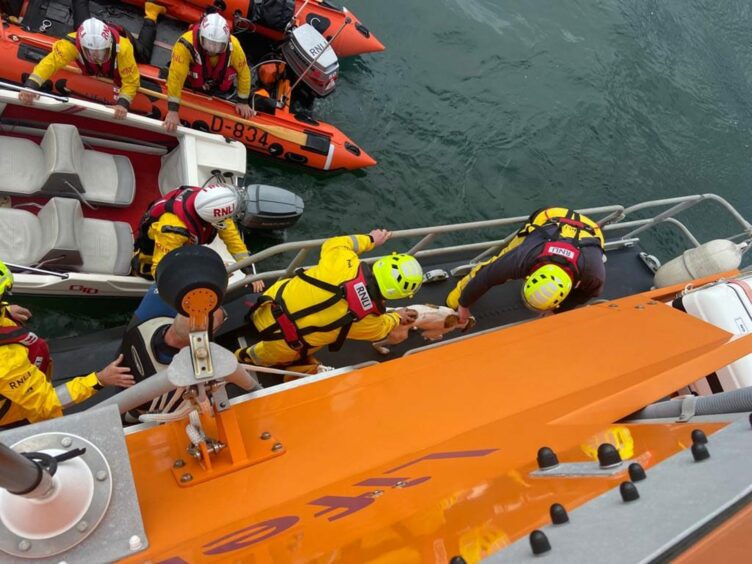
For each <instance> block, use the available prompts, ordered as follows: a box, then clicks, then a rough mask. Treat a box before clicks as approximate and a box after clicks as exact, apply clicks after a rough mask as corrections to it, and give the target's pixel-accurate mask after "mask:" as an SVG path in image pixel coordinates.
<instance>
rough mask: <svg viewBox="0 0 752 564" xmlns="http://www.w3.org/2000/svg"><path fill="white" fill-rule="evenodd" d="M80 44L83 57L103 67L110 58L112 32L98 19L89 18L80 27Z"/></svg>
mask: <svg viewBox="0 0 752 564" xmlns="http://www.w3.org/2000/svg"><path fill="white" fill-rule="evenodd" d="M78 42H79V44H80V45H81V51H82V52H83V53H82V54H83V56H84V57H85V58H86V59H87V60H88V61H89V62H91V63H94V64H95V65H101V64H102V63H104V62H105V61H106V60H107V59H108V58H109V56H110V50H111V49H112V31H110V28H109V27H108V26H107V25H106V24H105V23H104V22H103V21H102V20H98V19H97V18H89V19H88V20H86V21H84V23H82V24H81V25H80V26H78Z"/></svg>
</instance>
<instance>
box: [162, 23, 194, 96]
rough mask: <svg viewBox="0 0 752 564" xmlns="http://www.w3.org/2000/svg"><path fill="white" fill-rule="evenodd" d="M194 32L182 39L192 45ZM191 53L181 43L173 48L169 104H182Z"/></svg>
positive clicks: (168, 90) (168, 91)
mask: <svg viewBox="0 0 752 564" xmlns="http://www.w3.org/2000/svg"><path fill="white" fill-rule="evenodd" d="M192 35H193V33H192V32H190V31H189V32H187V33H184V34H183V36H182V37H181V39H185V40H186V41H188V42H189V43H192ZM191 60H192V58H191V52H190V51H189V50H188V48H187V47H186V46H185V45H183V44H182V43H181V42H180V41H176V42H175V45H174V46H173V48H172V57H171V59H170V72H169V74H168V75H167V99H168V102H172V103H176V104H179V103H180V98H181V96H182V95H183V85H184V84H185V79H186V78H187V77H188V70H189V69H190V66H191Z"/></svg>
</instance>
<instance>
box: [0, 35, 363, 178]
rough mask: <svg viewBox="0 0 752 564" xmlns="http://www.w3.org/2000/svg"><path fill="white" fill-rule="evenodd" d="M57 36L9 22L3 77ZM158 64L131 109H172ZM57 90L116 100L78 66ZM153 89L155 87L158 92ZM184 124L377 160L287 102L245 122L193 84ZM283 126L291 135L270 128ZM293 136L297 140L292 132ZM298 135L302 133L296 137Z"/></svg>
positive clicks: (344, 158) (269, 152)
mask: <svg viewBox="0 0 752 564" xmlns="http://www.w3.org/2000/svg"><path fill="white" fill-rule="evenodd" d="M56 39H57V38H55V37H50V36H48V35H45V34H42V33H36V32H33V31H27V30H24V29H22V28H21V27H20V26H17V25H15V24H6V27H5V29H4V30H3V33H0V80H5V81H8V82H13V83H16V84H23V83H24V82H25V81H26V78H27V77H28V75H29V74H31V72H32V70H33V69H34V66H35V65H36V63H37V62H38V61H39V60H40V59H41V58H42V57H44V56H45V55H47V53H49V51H50V50H51V49H52V44H53V43H54V42H55V41H56ZM160 70H161V69H159V68H158V67H155V66H152V65H143V64H140V65H139V71H140V73H141V86H142V88H141V90H140V92H139V94H138V95H137V96H136V97H135V99H134V100H133V102H132V104H131V111H133V112H136V113H138V114H141V115H146V116H149V117H153V118H155V119H159V120H161V119H163V118H164V116H165V115H166V113H167V102H166V101H165V100H164V99H163V98H165V97H166V95H167V85H166V82H165V80H164V79H163V78H162V77H161V75H160ZM47 86H49V87H50V89H51V90H52V92H53V93H56V94H60V95H63V96H71V97H74V98H82V99H86V100H93V101H96V102H102V103H105V104H113V103H114V101H115V100H114V91H113V86H112V82H111V81H107V80H105V79H98V78H95V77H92V76H82V75H81V74H80V71H78V69H77V68H74V67H71V66H69V67H66V68H65V69H63V70H61V71H59V72H57V73H56V74H55V75H54V76H53V77H52V79H51V83H50V84H48V85H47ZM149 91H152V92H154V94H153V95H150V94H149ZM180 117H181V119H182V121H183V125H185V126H187V127H193V128H194V129H199V130H202V131H209V132H212V133H218V134H220V135H223V136H225V137H227V138H229V139H235V140H237V141H240V142H242V143H243V144H244V145H245V146H246V147H248V148H249V149H251V150H252V151H254V152H255V153H257V154H259V155H261V156H264V157H268V158H271V159H273V160H276V161H281V162H284V163H288V164H294V165H301V166H304V167H309V168H313V169H318V170H323V171H335V170H357V169H359V168H365V167H369V166H373V165H375V164H376V161H375V160H374V159H372V158H371V157H370V156H369V155H368V154H367V153H366V152H365V151H363V150H362V149H361V148H360V147H358V146H357V145H356V144H355V143H354V142H353V141H352V140H350V139H349V138H348V137H347V136H346V135H345V134H344V133H342V132H341V131H340V130H339V129H337V128H336V127H334V126H331V125H329V124H326V123H323V122H320V121H317V120H314V119H311V118H305V117H301V116H296V115H294V114H292V113H291V112H290V111H288V110H287V109H286V108H282V109H277V110H276V111H275V112H274V114H266V113H258V114H257V115H256V116H254V118H253V122H247V121H246V122H244V121H243V120H242V119H241V118H240V117H239V116H238V115H237V114H235V109H234V104H233V103H231V102H229V101H227V100H223V99H221V98H215V97H211V96H205V95H203V94H201V93H198V92H193V91H190V90H187V89H186V90H184V91H183V106H182V107H181V109H180ZM275 128H280V129H277V131H279V132H281V133H280V134H281V135H285V134H286V135H285V137H286V138H282V137H280V136H278V135H274V134H273V133H270V131H275ZM291 137H292V138H293V139H292V140H291V139H290V138H291ZM297 138H300V139H302V141H301V142H296V140H297Z"/></svg>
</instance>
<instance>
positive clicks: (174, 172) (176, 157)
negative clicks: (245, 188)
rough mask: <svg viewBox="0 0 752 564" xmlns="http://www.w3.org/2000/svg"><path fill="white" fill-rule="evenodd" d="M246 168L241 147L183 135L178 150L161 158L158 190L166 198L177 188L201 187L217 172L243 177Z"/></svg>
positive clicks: (242, 147)
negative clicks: (213, 172) (165, 195)
mask: <svg viewBox="0 0 752 564" xmlns="http://www.w3.org/2000/svg"><path fill="white" fill-rule="evenodd" d="M246 166H247V163H246V149H245V147H244V146H243V145H242V144H240V143H233V144H226V143H223V144H221V145H219V146H218V145H217V142H216V141H215V140H213V139H204V138H203V137H201V136H199V135H182V136H181V137H180V142H179V143H178V146H177V147H175V148H174V149H173V150H172V151H170V152H169V153H168V154H166V155H164V156H163V157H162V165H161V167H160V169H159V190H160V192H161V193H162V195H164V194H167V193H168V192H170V191H171V190H174V189H175V188H177V187H178V186H202V185H203V184H204V182H205V181H206V179H208V178H209V177H211V176H212V171H214V170H219V171H222V172H232V173H233V175H234V176H237V177H241V176H244V175H245V171H246ZM230 183H232V182H231V181H230Z"/></svg>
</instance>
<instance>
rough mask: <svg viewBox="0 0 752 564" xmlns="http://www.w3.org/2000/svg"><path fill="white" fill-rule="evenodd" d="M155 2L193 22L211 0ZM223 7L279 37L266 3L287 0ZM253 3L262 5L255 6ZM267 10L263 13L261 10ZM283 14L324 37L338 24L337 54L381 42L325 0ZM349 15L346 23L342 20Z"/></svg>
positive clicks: (301, 2)
mask: <svg viewBox="0 0 752 564" xmlns="http://www.w3.org/2000/svg"><path fill="white" fill-rule="evenodd" d="M125 2H126V3H127V4H133V5H135V6H143V5H144V0H125ZM159 4H161V5H163V6H164V7H166V8H167V15H168V16H172V17H173V18H176V19H178V20H183V21H184V22H188V23H195V22H197V21H198V20H199V19H201V15H202V14H203V13H204V10H205V9H206V8H207V7H209V6H214V0H160V1H159ZM224 4H225V8H224V9H221V10H220V13H221V14H222V15H223V16H225V17H226V18H227V20H228V21H229V22H230V23H231V24H233V25H236V24H239V23H240V22H242V23H243V24H245V25H248V24H250V25H251V26H252V28H251V29H252V30H253V31H254V32H256V33H260V34H261V35H264V36H266V37H269V38H270V39H274V40H281V39H282V36H283V30H284V26H285V25H287V22H289V21H290V19H286V21H284V22H283V21H282V20H281V16H282V14H280V13H279V12H276V11H275V13H274V15H273V16H271V17H270V16H269V15H268V13H269V9H270V7H273V8H277V7H280V8H281V7H282V5H286V4H288V3H287V2H285V1H279V2H270V1H269V0H266V1H265V2H260V3H258V2H256V3H254V2H253V1H252V0H225V1H224ZM254 4H259V5H261V6H262V7H261V8H257V7H255V6H254ZM265 11H266V12H267V13H266V14H265V13H264V12H265ZM291 12H292V13H291V14H290V13H289V12H287V13H285V15H290V16H291V18H292V19H294V23H295V24H296V25H301V24H304V23H309V24H311V25H312V26H313V27H315V28H316V29H317V30H318V31H319V33H321V35H323V36H324V37H325V38H326V39H327V40H329V39H331V38H332V37H334V35H335V34H336V33H337V30H339V28H340V27H343V26H344V27H343V29H342V32H341V33H340V34H339V35H338V36H337V37H336V39H334V41H333V42H332V47H333V48H334V51H335V52H336V53H337V55H338V56H340V57H349V56H352V55H362V54H363V53H373V52H377V51H383V50H384V45H382V43H381V42H380V41H379V40H378V39H376V36H374V35H373V34H372V33H371V32H370V31H369V30H368V28H366V26H364V25H363V24H362V23H361V22H360V20H358V18H357V17H355V15H354V14H353V13H352V12H351V11H350V10H348V9H347V8H344V7H343V8H339V7H337V6H334V5H333V4H330V3H329V2H327V1H326V0H295V6H294V8H293V9H292V10H291ZM347 19H349V20H350V22H349V23H345V22H346V20H347Z"/></svg>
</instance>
